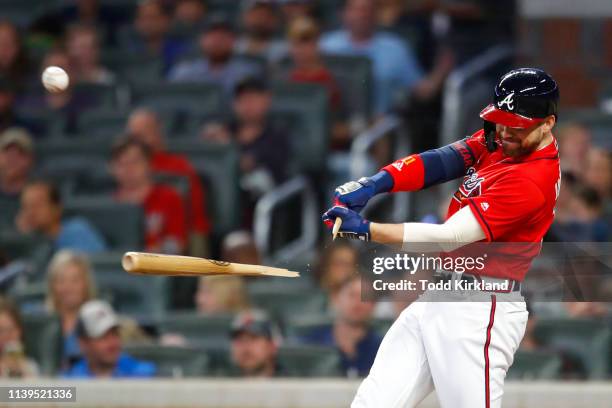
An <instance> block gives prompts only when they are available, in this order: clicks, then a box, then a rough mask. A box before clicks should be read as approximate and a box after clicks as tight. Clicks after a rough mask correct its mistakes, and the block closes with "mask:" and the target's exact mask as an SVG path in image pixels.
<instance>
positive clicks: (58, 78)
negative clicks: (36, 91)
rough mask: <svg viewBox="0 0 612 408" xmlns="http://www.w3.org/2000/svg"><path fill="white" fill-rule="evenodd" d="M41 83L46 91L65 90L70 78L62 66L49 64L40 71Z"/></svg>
mask: <svg viewBox="0 0 612 408" xmlns="http://www.w3.org/2000/svg"><path fill="white" fill-rule="evenodd" d="M42 83H43V85H44V87H45V89H46V90H47V91H49V92H53V93H57V92H62V91H65V90H66V88H68V84H69V83H70V79H69V78H68V74H67V73H66V71H64V70H63V69H62V68H60V67H56V66H50V67H47V68H46V69H45V70H44V72H43V73H42Z"/></svg>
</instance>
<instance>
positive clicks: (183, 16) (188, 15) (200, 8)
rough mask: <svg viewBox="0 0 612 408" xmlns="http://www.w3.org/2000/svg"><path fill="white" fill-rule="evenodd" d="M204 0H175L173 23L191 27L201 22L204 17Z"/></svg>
mask: <svg viewBox="0 0 612 408" xmlns="http://www.w3.org/2000/svg"><path fill="white" fill-rule="evenodd" d="M206 11H207V9H206V3H205V2H204V0H177V2H176V6H175V7H174V17H173V19H174V23H175V24H178V25H181V26H184V27H188V28H192V27H196V26H197V25H199V24H201V23H202V22H203V21H204V19H205V18H206Z"/></svg>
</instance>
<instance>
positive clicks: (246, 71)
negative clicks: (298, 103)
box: [168, 58, 261, 95]
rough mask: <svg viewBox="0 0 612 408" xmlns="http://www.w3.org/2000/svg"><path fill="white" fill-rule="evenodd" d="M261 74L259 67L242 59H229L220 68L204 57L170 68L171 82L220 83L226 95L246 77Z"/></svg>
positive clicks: (169, 77) (169, 76) (169, 78)
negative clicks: (213, 65)
mask: <svg viewBox="0 0 612 408" xmlns="http://www.w3.org/2000/svg"><path fill="white" fill-rule="evenodd" d="M259 75H261V72H260V69H259V67H257V66H256V65H255V64H251V63H248V62H246V61H244V60H239V59H231V60H230V61H228V62H227V64H225V66H223V67H222V68H214V69H213V68H212V67H211V66H210V64H209V63H208V61H207V60H206V59H204V58H198V59H196V60H193V61H185V62H181V63H179V64H177V65H176V66H175V67H174V68H172V69H171V70H170V73H169V74H168V80H169V81H171V82H208V83H215V84H220V85H221V86H222V87H223V88H224V90H225V92H226V93H227V94H228V95H231V94H232V93H233V91H234V87H235V86H236V84H237V83H238V82H240V81H242V80H243V79H245V78H247V77H252V76H259Z"/></svg>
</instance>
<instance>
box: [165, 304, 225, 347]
mask: <svg viewBox="0 0 612 408" xmlns="http://www.w3.org/2000/svg"><path fill="white" fill-rule="evenodd" d="M232 319H233V316H232V315H226V314H222V315H219V314H214V315H203V314H198V313H193V312H186V313H180V312H179V313H169V314H167V315H165V316H163V317H161V318H160V319H157V320H156V322H155V325H156V326H157V328H158V331H159V333H160V334H165V333H178V334H180V335H182V336H183V337H185V339H186V340H187V341H188V344H190V345H194V346H197V347H200V346H201V347H206V348H209V347H219V346H223V345H226V344H227V342H228V338H229V332H230V326H231V323H232Z"/></svg>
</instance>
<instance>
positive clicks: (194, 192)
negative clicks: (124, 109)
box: [126, 109, 210, 256]
mask: <svg viewBox="0 0 612 408" xmlns="http://www.w3.org/2000/svg"><path fill="white" fill-rule="evenodd" d="M126 131H127V133H128V134H129V135H130V136H131V137H133V138H134V139H136V140H138V141H140V142H142V143H144V144H145V145H147V147H148V148H149V149H150V150H151V152H152V156H151V169H152V170H153V171H154V172H156V173H159V174H172V175H176V176H180V177H185V179H186V180H188V181H189V205H188V212H187V225H188V227H189V232H190V251H189V253H190V254H192V255H194V256H206V255H207V254H208V250H209V248H208V236H209V234H210V221H209V219H208V216H207V211H206V199H205V196H204V188H203V186H202V182H201V181H200V177H199V176H198V174H197V172H196V170H195V168H194V167H193V165H192V164H191V163H190V162H189V160H188V159H187V158H186V157H185V156H182V155H179V154H172V153H169V152H168V151H167V150H166V141H165V137H164V135H163V131H162V124H161V123H160V120H159V117H158V116H157V115H156V114H155V112H153V111H151V110H148V109H137V110H135V111H133V112H132V114H131V115H130V117H129V119H128V123H127V127H126Z"/></svg>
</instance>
